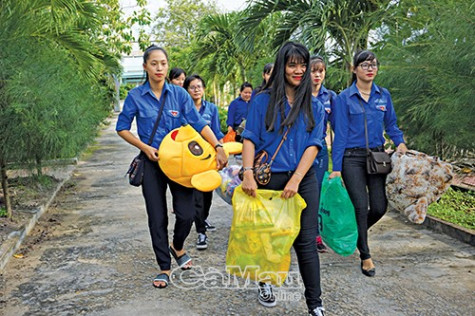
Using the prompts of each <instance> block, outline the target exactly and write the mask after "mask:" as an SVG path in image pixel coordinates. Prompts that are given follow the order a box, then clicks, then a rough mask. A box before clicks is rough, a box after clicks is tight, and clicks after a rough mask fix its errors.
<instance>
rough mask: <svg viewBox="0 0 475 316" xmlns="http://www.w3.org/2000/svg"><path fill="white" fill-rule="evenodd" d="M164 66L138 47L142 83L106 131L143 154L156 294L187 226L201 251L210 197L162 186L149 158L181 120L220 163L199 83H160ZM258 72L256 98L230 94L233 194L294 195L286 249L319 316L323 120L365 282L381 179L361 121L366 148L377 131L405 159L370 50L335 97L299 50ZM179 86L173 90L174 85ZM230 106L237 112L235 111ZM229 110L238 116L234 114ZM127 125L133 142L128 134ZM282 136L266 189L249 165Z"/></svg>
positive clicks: (178, 75)
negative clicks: (295, 223) (296, 204)
mask: <svg viewBox="0 0 475 316" xmlns="http://www.w3.org/2000/svg"><path fill="white" fill-rule="evenodd" d="M168 65H169V60H168V56H167V54H166V52H165V50H163V49H162V48H160V47H158V46H155V45H152V46H150V47H149V48H147V50H146V51H145V53H144V63H143V67H144V70H145V72H146V75H147V76H146V81H145V83H144V84H143V85H141V86H139V87H137V88H134V89H132V90H131V91H130V92H129V94H128V96H127V98H126V100H125V102H124V107H123V110H122V112H121V113H120V115H119V118H118V122H117V126H116V130H117V132H118V134H119V135H120V136H121V137H122V138H124V139H125V140H126V141H127V142H129V143H130V144H132V145H134V146H135V147H137V148H139V149H140V150H142V151H143V152H144V153H145V154H146V155H147V157H148V161H147V162H146V164H145V174H144V181H143V184H142V192H143V196H144V198H145V203H146V209H147V214H148V218H149V228H150V234H151V237H152V245H153V250H154V252H155V255H156V259H157V262H158V265H159V267H160V270H161V271H160V273H159V274H158V275H157V276H156V277H155V278H154V280H153V285H154V286H155V287H158V288H165V287H167V285H168V283H169V278H170V271H171V256H173V257H174V259H175V260H176V262H177V264H178V266H179V267H180V268H182V269H191V268H192V261H191V258H190V256H189V255H188V254H187V253H186V251H185V249H184V241H185V239H186V238H187V236H188V234H189V233H190V230H191V226H192V223H193V222H195V226H196V229H197V232H198V234H199V235H198V236H199V237H198V242H197V247H198V248H199V247H202V249H205V248H206V245H207V244H206V225H207V223H206V221H205V220H206V218H207V216H208V214H209V207H210V206H211V198H212V195H211V194H212V193H203V192H198V191H196V190H193V189H189V188H185V187H183V186H181V185H179V184H177V183H175V182H173V181H171V180H170V179H169V178H168V177H167V176H166V175H165V174H164V173H163V172H162V171H161V170H160V167H159V165H158V164H157V161H158V159H160V157H158V153H157V150H158V148H159V146H160V142H161V141H162V139H163V137H164V136H165V135H166V134H167V133H168V132H170V131H171V130H172V129H174V128H177V127H179V126H180V125H181V124H183V123H187V124H190V125H191V126H192V127H193V128H195V129H196V130H197V131H198V132H199V133H200V134H201V135H202V136H203V138H204V139H205V140H206V141H208V142H209V143H210V144H211V145H212V146H213V147H214V148H215V149H216V152H217V155H216V159H217V165H218V169H221V168H223V167H224V166H225V165H226V163H227V158H226V155H225V154H224V151H223V149H222V145H221V140H222V138H223V134H222V133H221V131H220V130H219V118H218V115H217V108H216V106H215V105H214V104H212V103H210V102H207V101H205V100H204V99H203V94H204V88H205V83H204V80H203V79H202V78H201V77H200V76H198V75H192V76H189V77H186V74H185V73H184V71H182V70H180V69H173V70H172V71H171V72H170V74H169V80H170V82H171V83H169V82H168V81H167V79H166V77H167V76H166V74H167V72H168ZM266 67H267V70H266V68H264V73H263V83H262V85H261V86H260V87H259V88H258V89H256V90H258V91H254V93H252V92H253V91H252V86H246V85H243V87H241V95H240V97H239V98H241V99H242V101H244V102H245V103H246V104H245V106H246V111H245V112H246V114H245V119H246V126H245V129H244V131H243V132H242V134H241V137H242V142H243V152H242V164H243V171H244V177H243V181H242V189H243V191H244V192H245V193H246V194H248V195H250V196H256V194H257V189H261V188H262V189H271V190H280V191H282V198H284V199H287V198H290V197H293V196H294V195H295V194H297V193H298V194H300V195H301V196H302V198H303V199H304V200H305V202H306V204H307V207H306V208H305V209H304V210H303V211H302V215H301V229H300V233H299V235H298V236H297V238H296V240H295V242H294V249H295V252H296V254H297V259H298V263H299V270H300V274H301V277H302V280H303V284H304V286H305V292H304V294H305V300H306V303H307V307H308V312H309V314H310V315H319V316H322V315H324V308H323V303H322V298H321V296H322V290H321V286H320V266H319V257H318V251H317V248H319V247H320V248H322V247H323V248H322V249H320V250H324V245H323V244H322V243H321V240H320V242H319V240H318V238H317V235H318V208H319V198H320V197H319V192H320V186H321V183H322V179H323V174H324V173H325V171H327V169H328V160H329V158H328V150H327V144H326V142H325V136H326V131H327V122H328V121H329V122H330V123H331V127H332V129H333V130H334V132H335V137H334V141H333V147H332V160H333V172H332V173H331V175H330V177H339V176H341V177H342V178H343V180H344V183H345V186H346V188H347V190H348V193H349V195H350V198H351V200H352V202H353V204H354V206H355V212H356V218H357V224H358V233H359V237H358V243H357V246H358V250H359V253H360V259H361V261H360V269H361V271H362V273H363V274H364V275H366V276H374V275H375V271H376V270H375V266H374V263H373V261H372V259H371V254H370V251H369V247H368V234H367V232H368V229H369V228H370V227H371V226H372V225H374V224H375V223H376V222H377V221H378V220H379V219H380V218H381V217H382V216H383V215H384V213H385V211H386V207H387V200H386V196H385V193H384V192H385V191H384V185H385V184H384V180H385V176H384V175H370V174H367V172H366V162H365V157H366V137H365V123H364V122H366V124H367V134H368V140H369V147H370V148H371V150H377V151H381V150H384V148H383V145H384V142H385V139H384V136H383V132H384V131H386V133H387V134H388V135H389V136H390V138H391V139H392V140H393V141H394V143H395V144H396V146H397V150H398V151H401V152H405V151H406V150H407V148H406V146H405V145H404V139H403V134H402V132H401V131H400V130H399V128H398V126H397V123H396V115H395V112H394V108H393V104H392V100H391V96H390V94H389V92H388V91H387V90H386V89H384V88H382V87H379V86H377V85H376V84H375V83H374V82H373V81H374V78H375V77H376V75H377V72H378V68H379V61H378V60H377V58H376V56H375V55H374V54H373V53H372V52H370V51H367V50H364V51H360V52H358V53H356V54H355V56H354V59H353V79H354V81H353V83H352V85H351V86H350V87H349V88H347V89H345V90H343V91H342V92H341V93H340V94H339V95H338V96H337V95H336V94H335V93H334V92H333V91H331V90H328V89H326V88H325V87H324V85H323V81H324V79H325V73H326V64H325V61H324V60H323V58H322V57H320V56H313V57H311V56H310V53H309V51H308V49H307V48H306V47H305V46H303V45H301V44H299V43H296V42H287V43H285V44H284V45H283V46H282V47H281V48H280V50H279V52H278V53H277V56H276V58H275V61H274V63H273V64H270V65H266ZM182 83H183V88H181V87H180V86H181V84H182ZM243 93H244V95H243ZM248 96H249V99H247V97H248ZM251 97H252V98H251ZM239 98H238V99H239ZM246 100H247V102H246ZM235 101H236V102H241V100H235ZM233 102H234V101H233ZM162 103H164V104H162ZM161 106H163V116H162V117H161V119H160V122H159V125H158V126H159V127H158V131H157V132H156V134H155V135H154V137H153V141H152V143H151V145H147V143H148V141H149V138H150V137H151V133H152V126H153V125H154V123H155V121H156V119H157V117H158V115H159V112H160V107H161ZM238 106H239V107H244V104H241V105H238ZM230 108H231V107H230ZM239 110H241V108H239ZM242 110H244V109H242ZM237 112H239V111H234V113H237ZM242 112H244V111H242ZM233 117H239V115H234V116H233ZM134 118H135V119H136V122H137V130H138V136H139V138H136V137H135V136H133V134H132V133H131V132H130V127H131V124H132V121H133V120H134ZM238 120H239V119H238ZM236 122H237V121H235V120H230V119H229V117H228V121H227V124H228V129H230V128H231V129H235V128H236ZM239 123H240V122H239ZM285 133H287V137H286V138H285V140H284V142H283V144H282V147H281V149H280V151H279V153H278V155H277V157H276V158H275V161H274V163H273V165H272V169H271V172H272V177H271V180H270V182H269V183H268V184H266V185H260V184H258V183H257V182H256V181H255V179H254V176H253V168H252V166H253V160H254V157H255V155H256V153H257V152H259V151H260V150H266V151H267V152H268V153H269V154H270V156H272V154H273V153H274V152H275V151H276V149H277V146H278V145H279V143H280V142H281V140H282V137H283V135H284V134H285ZM167 186H168V187H169V188H170V191H171V193H172V197H173V198H172V200H173V201H172V204H173V209H174V212H175V217H176V222H175V227H174V234H173V240H172V242H171V244H170V245H169V240H168V231H167V226H168V212H167V206H166V205H167V203H166V202H167V201H166V195H165V192H166V189H167ZM190 206H194V207H190ZM208 228H209V226H208ZM315 240H317V242H315ZM223 255H224V254H223ZM258 301H259V302H260V303H261V304H262V305H264V306H268V307H271V306H275V305H276V301H275V296H274V294H273V289H272V286H271V285H270V284H268V283H266V282H265V280H263V282H259V283H258Z"/></svg>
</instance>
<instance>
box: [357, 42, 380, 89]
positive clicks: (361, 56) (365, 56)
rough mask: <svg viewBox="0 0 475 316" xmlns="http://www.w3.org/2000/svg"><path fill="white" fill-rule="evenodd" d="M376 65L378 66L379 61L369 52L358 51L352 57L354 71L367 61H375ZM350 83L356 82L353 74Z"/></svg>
mask: <svg viewBox="0 0 475 316" xmlns="http://www.w3.org/2000/svg"><path fill="white" fill-rule="evenodd" d="M375 59H376V61H377V63H378V66H379V60H378V59H377V58H376V55H375V54H374V53H373V52H372V51H369V50H360V51H357V52H356V54H355V55H354V56H353V68H354V69H356V67H358V66H359V65H360V64H361V63H362V62H365V61H367V60H369V61H372V60H375ZM351 81H352V82H354V81H356V74H355V73H354V72H353V73H352V75H351Z"/></svg>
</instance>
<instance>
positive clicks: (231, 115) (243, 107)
mask: <svg viewBox="0 0 475 316" xmlns="http://www.w3.org/2000/svg"><path fill="white" fill-rule="evenodd" d="M247 109H248V102H246V101H244V100H243V99H242V98H241V96H239V97H237V98H236V99H234V100H233V101H232V102H231V104H230V105H229V107H228V119H227V120H226V124H227V126H231V127H232V128H235V127H237V126H239V124H241V122H242V121H243V120H245V119H246V117H247Z"/></svg>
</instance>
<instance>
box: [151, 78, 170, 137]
mask: <svg viewBox="0 0 475 316" xmlns="http://www.w3.org/2000/svg"><path fill="white" fill-rule="evenodd" d="M164 88H165V86H164ZM162 95H163V96H162V97H161V99H162V102H161V103H162V104H161V105H160V111H159V112H158V116H157V120H156V121H155V124H154V125H153V130H152V135H151V136H150V139H149V140H148V145H149V146H150V145H151V144H152V142H153V138H154V137H155V133H156V132H157V129H158V123H160V118H161V117H162V113H163V107H164V106H165V100H166V99H167V95H168V93H167V92H166V91H165V89H163V92H162Z"/></svg>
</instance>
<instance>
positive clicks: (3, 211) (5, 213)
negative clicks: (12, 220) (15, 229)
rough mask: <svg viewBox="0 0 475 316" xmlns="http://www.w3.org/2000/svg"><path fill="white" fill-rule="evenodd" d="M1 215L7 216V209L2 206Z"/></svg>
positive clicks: (0, 208)
mask: <svg viewBox="0 0 475 316" xmlns="http://www.w3.org/2000/svg"><path fill="white" fill-rule="evenodd" d="M0 217H7V209H6V208H4V207H0Z"/></svg>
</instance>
